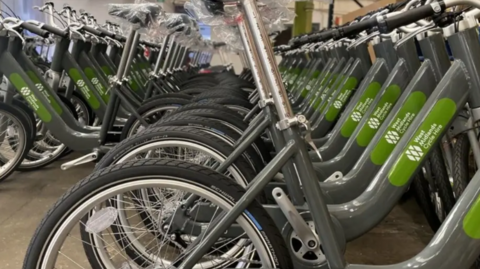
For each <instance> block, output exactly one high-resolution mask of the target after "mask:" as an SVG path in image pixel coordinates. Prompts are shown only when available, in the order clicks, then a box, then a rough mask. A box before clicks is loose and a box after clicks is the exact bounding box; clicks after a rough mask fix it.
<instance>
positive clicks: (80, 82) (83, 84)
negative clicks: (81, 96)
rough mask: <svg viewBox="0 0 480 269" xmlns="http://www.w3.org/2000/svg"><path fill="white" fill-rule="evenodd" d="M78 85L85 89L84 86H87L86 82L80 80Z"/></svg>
mask: <svg viewBox="0 0 480 269" xmlns="http://www.w3.org/2000/svg"><path fill="white" fill-rule="evenodd" d="M77 85H78V87H83V86H85V82H84V81H83V80H81V79H80V80H78V81H77Z"/></svg>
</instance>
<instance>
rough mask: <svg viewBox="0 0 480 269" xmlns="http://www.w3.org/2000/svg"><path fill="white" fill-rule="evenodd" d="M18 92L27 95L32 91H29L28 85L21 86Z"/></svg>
mask: <svg viewBox="0 0 480 269" xmlns="http://www.w3.org/2000/svg"><path fill="white" fill-rule="evenodd" d="M20 93H21V94H22V95H23V96H29V95H30V94H31V93H32V92H31V91H30V89H29V88H28V87H23V88H22V89H21V90H20Z"/></svg>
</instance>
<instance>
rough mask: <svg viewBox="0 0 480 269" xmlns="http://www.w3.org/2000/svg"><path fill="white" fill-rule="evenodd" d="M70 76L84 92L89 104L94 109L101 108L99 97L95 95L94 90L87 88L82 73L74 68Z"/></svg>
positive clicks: (70, 71) (69, 72)
mask: <svg viewBox="0 0 480 269" xmlns="http://www.w3.org/2000/svg"><path fill="white" fill-rule="evenodd" d="M68 74H69V75H70V78H72V79H73V81H75V84H77V87H78V89H79V90H80V92H82V94H83V96H84V97H85V99H86V100H87V102H88V104H90V106H91V107H92V108H93V109H98V108H99V107H100V102H99V101H98V99H97V97H95V95H93V92H92V90H91V89H90V88H89V87H88V86H87V84H86V83H85V81H83V79H82V76H81V75H80V72H79V71H78V70H77V69H75V68H72V69H70V70H69V71H68Z"/></svg>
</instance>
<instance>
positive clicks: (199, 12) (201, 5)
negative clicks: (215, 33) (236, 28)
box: [184, 0, 225, 26]
mask: <svg viewBox="0 0 480 269" xmlns="http://www.w3.org/2000/svg"><path fill="white" fill-rule="evenodd" d="M207 5H210V6H209V7H207ZM184 8H185V11H186V12H187V13H189V14H190V15H191V16H192V17H193V18H195V19H196V20H198V21H200V22H202V23H204V24H206V25H209V26H220V25H225V18H224V15H225V14H224V13H223V12H220V11H219V9H218V8H217V9H216V10H217V11H215V12H214V13H212V11H211V10H214V9H215V8H214V7H213V4H212V2H209V1H203V0H191V1H190V2H186V3H185V4H184Z"/></svg>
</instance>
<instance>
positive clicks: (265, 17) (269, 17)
mask: <svg viewBox="0 0 480 269" xmlns="http://www.w3.org/2000/svg"><path fill="white" fill-rule="evenodd" d="M293 1H294V0H260V1H259V2H258V6H259V12H260V15H261V16H262V21H263V23H264V25H265V27H266V29H267V31H268V32H269V33H270V34H271V33H278V32H281V31H283V30H285V29H286V27H285V23H286V22H290V21H292V20H293V19H294V18H295V13H294V12H293V11H291V10H290V9H289V8H288V4H290V3H291V2H293ZM184 7H185V10H186V11H187V13H189V14H190V15H191V16H193V17H194V18H196V19H197V20H198V21H200V22H202V23H204V24H206V25H209V26H211V28H212V33H213V35H212V36H213V38H214V40H218V41H223V42H225V43H227V45H228V48H229V49H231V50H233V51H238V50H242V49H243V43H242V40H241V37H240V33H239V30H238V28H236V27H235V25H236V20H235V18H236V16H237V15H238V12H235V7H233V8H228V9H227V10H228V14H227V12H224V11H223V3H222V2H221V1H204V0H191V1H190V2H187V3H185V6H184Z"/></svg>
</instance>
